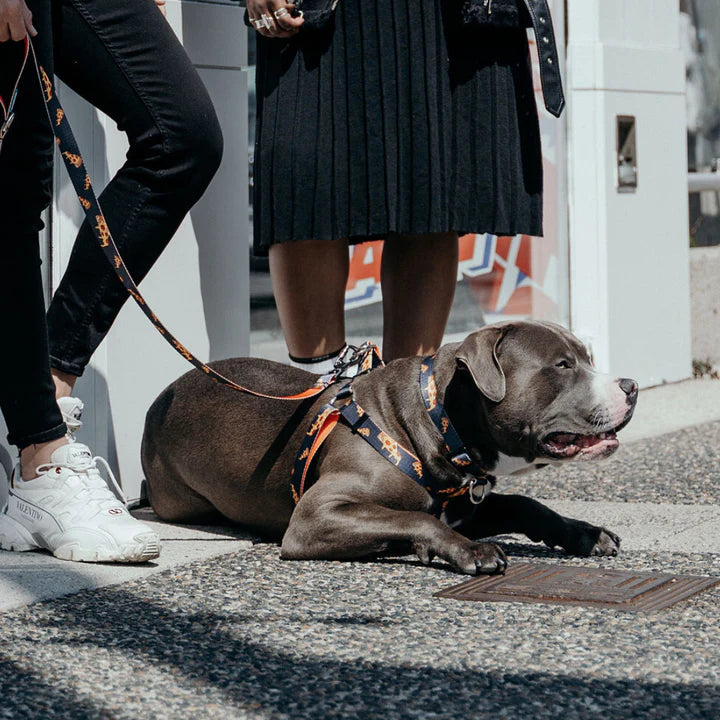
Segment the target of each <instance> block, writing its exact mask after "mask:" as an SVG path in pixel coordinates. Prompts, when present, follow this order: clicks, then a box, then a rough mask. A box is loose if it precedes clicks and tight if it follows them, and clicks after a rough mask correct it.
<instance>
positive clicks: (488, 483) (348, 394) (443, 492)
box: [290, 346, 493, 508]
mask: <svg viewBox="0 0 720 720" xmlns="http://www.w3.org/2000/svg"><path fill="white" fill-rule="evenodd" d="M372 347H373V348H374V346H372ZM374 359H375V356H373V360H374ZM377 359H378V360H379V355H377ZM434 363H435V356H434V355H432V356H428V357H426V358H424V359H423V361H422V362H421V364H420V390H421V393H422V396H423V400H424V402H425V409H426V410H427V411H428V414H429V415H430V419H431V420H432V421H433V423H434V425H435V427H436V428H437V430H438V432H439V433H440V435H441V436H442V438H443V440H444V442H445V450H446V457H447V459H448V460H449V461H450V462H451V463H452V464H453V465H454V466H455V467H456V468H457V469H458V470H459V471H460V472H461V473H462V474H463V481H462V483H461V484H460V485H459V486H450V487H448V486H446V485H444V484H443V483H441V482H440V481H439V480H438V479H437V478H435V477H434V476H433V475H432V474H431V473H429V472H428V471H427V469H426V468H425V466H424V465H423V463H422V461H421V460H420V458H419V457H418V456H417V455H415V454H414V453H413V452H411V451H410V450H408V449H407V448H405V447H403V445H402V444H400V443H399V442H398V441H397V440H395V439H394V438H392V437H391V436H390V435H388V434H387V433H386V432H385V431H384V430H382V429H381V428H380V427H379V426H378V425H377V424H376V423H375V422H374V421H373V419H372V418H371V417H370V416H369V415H368V414H367V413H366V412H365V410H363V408H362V407H361V406H360V405H359V404H358V402H357V401H356V400H355V398H354V397H353V390H352V381H350V382H349V383H347V384H346V385H345V386H344V387H343V388H342V389H341V390H340V392H339V393H338V394H337V395H336V396H335V397H334V398H333V399H332V400H331V401H330V402H329V403H327V404H326V405H325V406H323V408H322V409H321V410H320V412H319V413H318V414H317V415H316V417H315V420H314V421H313V422H312V424H311V425H310V429H309V430H308V431H307V433H306V434H305V438H304V439H303V442H302V445H301V446H300V452H299V453H298V455H297V458H296V459H295V463H294V465H293V470H292V475H291V479H290V488H291V491H292V496H293V500H294V501H295V503H296V504H297V503H298V502H300V498H301V497H302V496H303V494H304V493H305V491H306V490H307V488H308V481H309V479H310V468H311V465H312V462H313V460H314V458H315V456H316V455H317V453H318V451H319V450H320V448H321V447H322V444H323V443H324V442H325V440H327V438H328V436H329V435H330V433H331V432H332V431H333V430H334V428H335V427H336V425H337V424H338V422H341V421H342V422H344V423H345V425H347V426H348V427H349V428H350V430H352V432H353V433H355V434H356V435H359V436H360V437H361V438H362V439H363V440H365V442H367V443H368V444H369V445H370V446H371V447H372V448H373V449H374V450H376V451H377V452H378V453H379V454H380V455H382V457H384V458H385V459H386V460H387V461H388V462H390V463H392V464H393V465H394V466H395V467H396V468H398V470H401V471H402V472H404V473H405V475H407V476H408V477H409V478H411V479H412V480H414V481H415V482H416V483H418V484H419V485H422V486H423V487H424V488H425V490H427V492H428V493H430V495H431V496H432V497H433V498H438V499H439V500H441V501H442V507H443V508H444V507H445V505H446V504H447V501H448V500H450V499H451V498H454V497H459V496H461V495H465V494H467V495H468V497H469V499H470V501H471V502H472V503H474V504H479V503H481V502H482V501H483V500H484V499H485V498H486V497H487V495H488V494H489V492H490V490H491V489H492V485H493V478H492V476H491V475H489V474H488V473H487V471H486V470H485V469H484V468H483V467H481V466H480V465H479V464H478V463H477V462H476V461H474V460H473V459H472V456H471V454H470V452H469V451H468V449H467V448H466V447H465V445H464V443H463V441H462V440H461V438H460V435H459V434H458V432H457V430H456V429H455V428H454V426H453V424H452V422H450V418H449V417H448V415H447V413H446V412H445V409H444V408H443V406H442V405H441V404H440V403H439V402H438V401H437V386H436V384H435V375H434V373H433V366H434ZM364 365H365V367H366V368H367V369H366V370H365V371H364V372H368V371H369V370H371V369H374V368H375V367H379V366H380V365H384V363H383V362H382V360H379V362H374V361H373V362H372V364H368V363H365V364H364ZM336 403H339V405H337V404H336Z"/></svg>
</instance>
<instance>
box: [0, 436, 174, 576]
mask: <svg viewBox="0 0 720 720" xmlns="http://www.w3.org/2000/svg"><path fill="white" fill-rule="evenodd" d="M98 460H99V461H100V462H102V463H104V464H105V466H106V468H107V471H108V473H109V476H110V479H111V482H112V484H113V485H114V487H115V491H116V492H117V493H118V495H116V494H115V493H114V492H113V491H111V489H110V487H109V486H108V483H107V482H106V481H105V480H104V479H103V477H102V476H101V475H100V473H99V472H98V469H97V465H96V461H98ZM37 472H38V477H37V478H35V479H34V480H30V481H28V482H24V481H23V480H21V479H20V472H19V468H16V469H15V472H14V473H13V479H12V480H11V483H10V496H9V499H8V503H7V506H6V507H5V509H4V510H3V511H2V513H0V548H2V549H3V550H17V551H24V550H41V549H44V550H49V551H50V552H51V553H52V554H53V555H54V556H55V557H57V558H61V559H62V560H77V561H81V562H146V561H148V560H152V559H153V558H156V557H158V555H159V554H160V539H159V538H158V536H157V534H156V533H155V532H154V531H153V530H152V529H151V528H150V527H148V526H147V525H144V524H143V523H141V522H139V521H138V520H136V519H135V518H134V517H133V516H132V515H130V513H129V512H128V511H127V508H126V507H125V500H124V498H123V497H122V490H120V487H119V486H118V484H117V482H116V481H115V478H114V477H113V475H112V472H111V471H110V468H109V467H107V463H106V462H105V461H104V460H103V459H102V458H97V457H93V456H92V453H91V452H90V449H89V448H88V447H86V446H85V445H81V444H80V443H73V444H70V445H63V446H62V447H59V448H58V449H57V450H55V452H54V453H53V454H52V456H51V458H50V462H49V463H47V464H45V465H40V466H39V467H38V468H37ZM118 496H119V497H120V498H122V499H119V497H118Z"/></svg>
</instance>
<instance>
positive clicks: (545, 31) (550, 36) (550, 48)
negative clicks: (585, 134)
mask: <svg viewBox="0 0 720 720" xmlns="http://www.w3.org/2000/svg"><path fill="white" fill-rule="evenodd" d="M524 2H525V7H526V8H527V10H528V12H529V13H530V19H531V20H532V27H533V31H534V32H535V41H536V43H537V49H538V57H539V59H540V82H541V83H542V91H543V98H544V100H545V107H546V108H547V111H548V112H549V113H551V114H552V115H554V116H555V117H560V114H561V113H562V111H563V108H564V107H565V95H564V94H563V87H562V78H561V77H560V62H559V59H558V52H557V45H556V44H555V31H554V30H553V23H552V17H551V16H550V8H549V7H548V4H547V0H524Z"/></svg>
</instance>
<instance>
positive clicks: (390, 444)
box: [378, 430, 402, 465]
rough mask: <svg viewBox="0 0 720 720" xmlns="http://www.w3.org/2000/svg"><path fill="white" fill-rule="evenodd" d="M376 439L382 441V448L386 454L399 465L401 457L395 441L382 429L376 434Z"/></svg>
mask: <svg viewBox="0 0 720 720" xmlns="http://www.w3.org/2000/svg"><path fill="white" fill-rule="evenodd" d="M378 440H380V442H381V443H382V447H383V450H384V451H385V452H386V453H387V454H388V457H389V458H390V459H391V460H392V461H393V462H394V463H395V464H396V465H399V464H400V461H401V460H402V457H401V455H400V449H399V448H398V444H397V442H396V441H395V440H393V439H392V438H391V437H390V436H389V435H387V434H386V433H384V432H383V431H382V430H381V431H380V434H379V435H378Z"/></svg>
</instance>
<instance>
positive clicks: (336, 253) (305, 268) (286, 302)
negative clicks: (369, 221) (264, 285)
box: [270, 240, 350, 358]
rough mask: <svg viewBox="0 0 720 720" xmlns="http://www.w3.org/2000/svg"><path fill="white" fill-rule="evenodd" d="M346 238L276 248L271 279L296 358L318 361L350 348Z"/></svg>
mask: <svg viewBox="0 0 720 720" xmlns="http://www.w3.org/2000/svg"><path fill="white" fill-rule="evenodd" d="M349 266H350V261H349V255H348V244H347V241H344V240H301V241H298V242H288V243H279V244H277V245H272V246H271V247H270V275H271V277H272V284H273V292H274V294H275V302H276V303H277V309H278V315H279V316H280V324H281V325H282V329H283V332H284V333H285V343H286V344H287V348H288V352H289V353H290V354H291V355H294V356H296V357H302V358H310V357H318V356H320V355H325V354H327V353H331V352H334V351H335V350H338V349H340V348H341V347H342V346H343V345H344V344H345V285H346V284H347V276H348V270H349Z"/></svg>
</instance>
